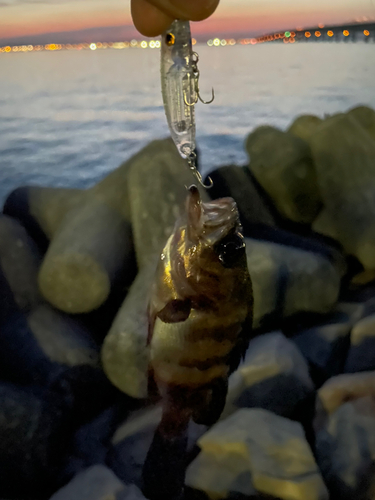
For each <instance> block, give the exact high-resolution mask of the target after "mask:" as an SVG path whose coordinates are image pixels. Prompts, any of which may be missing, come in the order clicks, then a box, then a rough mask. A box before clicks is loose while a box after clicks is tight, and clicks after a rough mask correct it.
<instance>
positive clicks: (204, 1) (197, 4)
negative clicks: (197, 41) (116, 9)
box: [131, 0, 219, 36]
mask: <svg viewBox="0 0 375 500" xmlns="http://www.w3.org/2000/svg"><path fill="white" fill-rule="evenodd" d="M218 4H219V0H131V12H132V17H133V22H134V25H135V27H136V28H137V30H138V31H139V32H140V33H142V35H145V36H157V35H160V34H161V33H163V31H165V30H166V29H167V28H168V26H170V25H171V23H172V22H173V21H174V19H186V20H189V21H203V19H206V18H207V17H209V16H210V15H211V14H213V13H214V11H215V10H216V7H217V6H218Z"/></svg>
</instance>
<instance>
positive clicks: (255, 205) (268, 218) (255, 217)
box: [205, 166, 275, 234]
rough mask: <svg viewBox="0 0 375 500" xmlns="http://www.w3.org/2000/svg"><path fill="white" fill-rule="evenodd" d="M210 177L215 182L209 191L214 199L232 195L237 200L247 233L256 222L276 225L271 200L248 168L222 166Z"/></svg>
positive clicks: (211, 173)
mask: <svg viewBox="0 0 375 500" xmlns="http://www.w3.org/2000/svg"><path fill="white" fill-rule="evenodd" d="M210 177H211V179H212V181H213V183H214V184H213V186H212V188H211V189H210V190H209V191H208V193H209V195H210V196H211V198H212V199H217V198H225V197H227V196H231V197H232V198H233V199H234V200H235V202H236V203H237V208H238V211H239V214H240V219H241V224H242V226H243V228H244V233H245V234H248V233H249V232H250V230H251V227H252V226H253V225H254V224H266V225H269V226H272V225H275V218H274V216H273V214H272V209H270V207H269V204H270V201H268V200H267V201H268V203H267V201H266V200H265V198H264V196H263V193H262V192H261V191H262V188H260V186H258V185H257V182H256V181H255V179H253V178H252V176H251V172H250V171H249V169H248V168H246V167H236V166H229V167H221V168H218V169H217V170H214V171H213V172H210ZM205 183H207V181H205Z"/></svg>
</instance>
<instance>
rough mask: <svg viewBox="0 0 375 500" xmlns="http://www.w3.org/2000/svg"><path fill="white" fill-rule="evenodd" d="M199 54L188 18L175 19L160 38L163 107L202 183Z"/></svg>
mask: <svg viewBox="0 0 375 500" xmlns="http://www.w3.org/2000/svg"><path fill="white" fill-rule="evenodd" d="M198 60H199V57H198V54H197V53H196V52H194V51H193V48H192V40H191V32H190V24H189V21H180V20H176V21H174V22H173V23H172V24H171V26H170V27H169V29H168V30H167V31H166V32H165V33H163V35H162V42H161V71H160V72H161V88H162V95H163V102H164V110H165V114H166V117H167V121H168V126H169V130H170V132H171V136H172V139H173V141H174V143H175V145H176V147H177V149H178V151H179V153H180V155H181V156H182V157H183V158H186V159H187V161H188V164H189V167H190V169H191V170H192V171H193V173H194V174H195V176H196V177H197V179H198V181H199V183H200V184H201V185H202V186H204V187H206V188H209V187H211V186H212V179H211V178H210V177H209V183H210V184H209V185H208V186H206V185H205V184H204V183H203V180H202V176H201V174H200V173H199V172H198V170H197V164H196V163H197V154H196V144H195V109H194V107H195V104H196V103H197V102H198V100H200V101H201V102H203V103H204V104H209V103H211V102H212V101H213V100H214V98H215V94H214V90H213V89H212V98H211V100H210V101H204V100H203V99H202V98H201V95H200V92H199V70H198Z"/></svg>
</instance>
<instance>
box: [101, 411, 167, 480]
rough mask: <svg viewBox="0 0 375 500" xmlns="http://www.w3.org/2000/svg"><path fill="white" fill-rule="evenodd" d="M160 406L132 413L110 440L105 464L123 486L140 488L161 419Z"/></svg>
mask: <svg viewBox="0 0 375 500" xmlns="http://www.w3.org/2000/svg"><path fill="white" fill-rule="evenodd" d="M161 412H162V409H161V406H156V407H151V408H145V409H143V410H139V411H137V412H135V413H134V414H133V415H132V416H131V417H130V418H129V419H127V420H126V421H125V422H124V424H123V425H121V426H119V428H118V429H117V431H116V432H115V434H114V435H113V438H112V449H111V450H110V452H109V455H108V458H107V463H108V465H109V466H110V467H111V469H112V470H114V471H115V473H116V474H117V475H118V476H119V477H120V478H121V479H122V481H124V482H125V483H133V484H136V485H138V486H141V477H142V468H143V464H144V462H145V460H146V455H147V453H148V450H149V448H150V446H151V442H152V440H153V437H154V432H155V430H156V428H157V426H158V425H159V422H160V419H161Z"/></svg>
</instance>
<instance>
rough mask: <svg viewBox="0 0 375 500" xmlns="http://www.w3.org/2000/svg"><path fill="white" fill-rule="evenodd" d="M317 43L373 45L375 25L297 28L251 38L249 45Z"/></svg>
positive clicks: (360, 24) (374, 41)
mask: <svg viewBox="0 0 375 500" xmlns="http://www.w3.org/2000/svg"><path fill="white" fill-rule="evenodd" d="M263 42H279V43H295V42H304V43H312V42H314V43H317V42H318V43H319V42H332V43H335V42H336V43H337V42H346V43H350V42H364V43H375V23H355V24H346V25H341V26H325V25H322V24H321V25H319V26H315V27H312V28H303V29H302V28H298V29H294V30H286V31H281V32H277V33H270V34H268V35H264V36H260V37H257V38H252V39H251V40H250V43H252V44H256V43H263Z"/></svg>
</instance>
